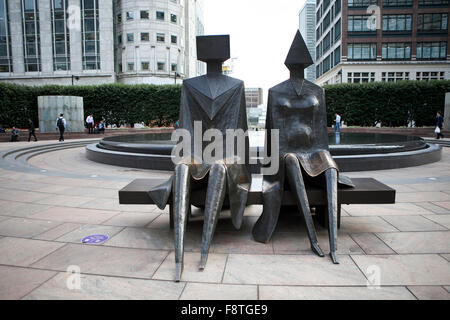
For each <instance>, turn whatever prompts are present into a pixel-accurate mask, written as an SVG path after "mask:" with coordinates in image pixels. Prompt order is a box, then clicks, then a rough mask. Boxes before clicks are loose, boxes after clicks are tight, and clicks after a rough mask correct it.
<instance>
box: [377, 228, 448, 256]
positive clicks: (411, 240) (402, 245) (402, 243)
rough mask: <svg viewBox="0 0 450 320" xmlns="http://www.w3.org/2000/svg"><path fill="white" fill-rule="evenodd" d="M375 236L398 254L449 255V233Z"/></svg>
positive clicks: (399, 233) (402, 233)
mask: <svg viewBox="0 0 450 320" xmlns="http://www.w3.org/2000/svg"><path fill="white" fill-rule="evenodd" d="M377 236H378V237H379V238H380V239H381V240H383V241H384V242H385V243H386V244H387V245H388V246H389V247H390V248H392V249H393V250H394V251H395V252H397V253H400V254H406V253H450V231H433V232H398V233H397V232H395V233H378V234H377Z"/></svg>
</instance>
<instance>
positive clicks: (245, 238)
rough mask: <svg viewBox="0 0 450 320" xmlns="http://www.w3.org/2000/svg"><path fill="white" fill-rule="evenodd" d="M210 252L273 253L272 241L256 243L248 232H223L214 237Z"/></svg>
mask: <svg viewBox="0 0 450 320" xmlns="http://www.w3.org/2000/svg"><path fill="white" fill-rule="evenodd" d="M210 252H214V253H249V252H252V253H254V254H271V253H273V246H272V241H270V242H269V243H260V242H256V241H255V240H254V239H253V236H252V234H251V233H248V232H239V233H238V232H221V233H216V234H215V235H214V238H213V241H212V244H211V248H210Z"/></svg>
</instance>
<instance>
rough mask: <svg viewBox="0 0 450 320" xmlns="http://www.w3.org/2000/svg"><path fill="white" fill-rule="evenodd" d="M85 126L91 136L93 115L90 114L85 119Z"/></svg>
mask: <svg viewBox="0 0 450 320" xmlns="http://www.w3.org/2000/svg"><path fill="white" fill-rule="evenodd" d="M86 126H87V128H88V131H89V132H88V133H89V134H92V133H94V115H93V114H90V115H89V116H88V117H87V118H86Z"/></svg>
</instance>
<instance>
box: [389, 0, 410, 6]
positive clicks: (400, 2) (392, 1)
mask: <svg viewBox="0 0 450 320" xmlns="http://www.w3.org/2000/svg"><path fill="white" fill-rule="evenodd" d="M412 4H413V0H383V7H412Z"/></svg>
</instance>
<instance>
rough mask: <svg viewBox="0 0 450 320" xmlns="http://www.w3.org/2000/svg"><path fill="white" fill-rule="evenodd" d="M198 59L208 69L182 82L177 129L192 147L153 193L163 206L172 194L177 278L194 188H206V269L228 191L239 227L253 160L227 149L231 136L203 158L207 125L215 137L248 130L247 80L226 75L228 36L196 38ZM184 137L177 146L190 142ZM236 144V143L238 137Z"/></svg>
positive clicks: (178, 278) (182, 153) (203, 259)
mask: <svg viewBox="0 0 450 320" xmlns="http://www.w3.org/2000/svg"><path fill="white" fill-rule="evenodd" d="M197 58H198V60H200V61H203V62H206V63H207V74H206V75H204V76H200V77H195V78H191V79H187V80H185V81H184V82H183V87H182V95H181V109H180V130H177V132H176V133H175V134H178V133H179V132H185V133H186V135H187V137H186V136H181V137H183V139H184V138H188V139H189V140H190V141H189V143H188V144H189V146H188V148H187V149H188V150H186V149H183V148H182V149H183V150H182V152H181V156H180V160H179V161H178V162H177V163H175V173H174V176H173V177H172V178H171V179H170V180H169V181H168V182H167V183H166V184H164V185H162V186H159V187H157V188H155V189H153V190H150V191H149V196H150V197H151V198H152V199H153V200H154V201H155V203H157V204H158V206H159V207H160V208H164V207H165V206H166V204H167V202H168V200H169V196H170V194H172V196H173V199H172V201H173V208H174V209H173V212H174V228H175V271H176V276H175V280H176V281H180V280H181V275H182V272H183V257H184V234H185V230H186V224H187V219H188V215H189V212H190V208H191V204H190V201H189V199H190V192H191V190H193V189H196V188H205V189H206V190H207V192H206V199H205V210H204V212H205V219H204V224H203V236H202V252H201V261H200V267H199V268H200V270H203V269H204V268H205V265H206V261H207V258H208V252H209V248H210V245H211V240H212V237H213V235H214V231H215V228H216V225H217V220H218V217H219V214H220V212H221V210H222V205H223V203H224V200H225V196H226V194H228V198H229V203H227V205H229V207H230V211H231V218H232V222H233V225H234V226H235V228H236V229H240V228H241V225H242V219H243V215H244V211H245V206H246V203H247V193H248V189H249V186H250V179H251V176H250V174H249V171H248V169H247V164H248V159H237V155H236V154H235V153H233V154H232V155H230V154H227V150H226V149H227V148H226V145H227V144H228V143H230V141H226V143H222V147H223V152H221V154H223V155H224V156H223V158H220V159H216V160H215V161H214V163H210V162H208V161H204V160H205V159H204V157H203V152H204V151H205V150H207V147H208V145H209V142H210V141H211V140H212V139H210V138H211V137H209V138H207V139H205V136H208V133H207V132H208V130H210V129H212V130H214V132H215V133H216V135H215V137H214V138H215V139H216V140H217V139H219V140H220V139H222V140H223V141H225V140H226V137H227V130H236V129H241V130H242V132H247V130H248V129H247V114H246V105H245V88H244V83H243V82H242V81H241V80H238V79H234V78H231V77H228V76H226V75H224V74H222V64H223V62H224V61H226V60H228V59H229V58H230V40H229V36H228V35H226V36H199V37H197ZM198 136H200V143H199V141H198V139H197V138H198ZM180 140H181V139H180ZM244 140H245V143H244V144H245V146H244V149H245V150H248V137H245V138H244ZM179 142H180V143H179V144H178V145H182V144H181V142H183V143H186V141H179ZM231 143H232V144H233V147H236V146H235V145H234V144H237V141H236V140H235V139H233V140H232V142H231ZM177 148H178V147H177ZM177 148H176V150H177ZM234 149H235V150H236V148H234ZM216 151H217V150H216ZM233 152H234V151H233ZM175 153H177V151H175ZM245 157H246V156H245ZM245 157H244V158H245ZM238 160H240V161H238Z"/></svg>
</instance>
